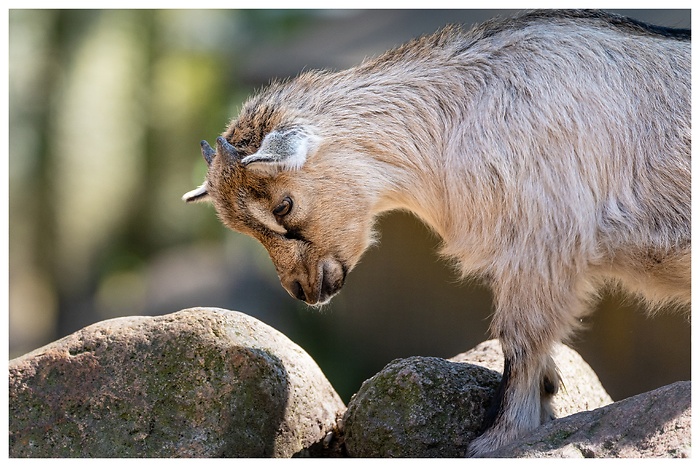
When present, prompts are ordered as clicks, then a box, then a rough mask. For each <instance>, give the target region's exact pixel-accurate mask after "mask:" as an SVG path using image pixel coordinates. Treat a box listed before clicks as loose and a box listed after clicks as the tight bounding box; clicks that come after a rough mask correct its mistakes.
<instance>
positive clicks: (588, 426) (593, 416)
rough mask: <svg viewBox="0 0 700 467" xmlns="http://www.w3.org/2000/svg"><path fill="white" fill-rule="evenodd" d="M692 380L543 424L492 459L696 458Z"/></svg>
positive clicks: (497, 452)
mask: <svg viewBox="0 0 700 467" xmlns="http://www.w3.org/2000/svg"><path fill="white" fill-rule="evenodd" d="M690 392H691V391H690V381H682V382H678V383H674V384H670V385H668V386H664V387H662V388H660V389H656V390H654V391H650V392H647V393H644V394H639V395H637V396H633V397H630V398H628V399H625V400H622V401H620V402H616V403H614V404H611V405H608V406H605V407H603V408H600V409H596V410H593V411H589V412H581V413H577V414H574V415H570V416H568V417H565V418H560V419H557V420H554V421H552V422H550V423H547V424H545V425H542V426H541V427H539V428H538V429H536V430H534V431H532V432H531V433H529V434H528V435H526V436H524V437H523V438H522V439H519V440H518V441H516V442H514V443H512V444H509V445H508V446H504V447H502V448H500V449H499V450H497V451H495V452H494V453H492V454H491V455H490V456H489V457H626V458H629V457H690V442H691V436H690V426H691V423H690V418H691V417H690V412H691V409H690V399H691V397H690Z"/></svg>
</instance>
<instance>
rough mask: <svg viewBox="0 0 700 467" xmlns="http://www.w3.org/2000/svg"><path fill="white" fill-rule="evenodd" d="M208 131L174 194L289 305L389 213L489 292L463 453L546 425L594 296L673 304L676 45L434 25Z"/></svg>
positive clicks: (599, 20)
mask: <svg viewBox="0 0 700 467" xmlns="http://www.w3.org/2000/svg"><path fill="white" fill-rule="evenodd" d="M686 36H687V37H686ZM223 136H224V138H225V140H226V142H225V143H224V142H221V143H220V144H219V147H218V148H217V150H216V154H215V156H214V155H213V150H212V149H206V147H205V149H204V152H205V158H207V159H208V160H209V159H212V160H211V163H210V166H209V172H208V175H207V180H206V182H205V184H204V185H203V186H202V187H200V188H198V189H197V190H193V191H192V192H190V193H188V194H187V195H185V198H186V199H187V200H200V199H209V200H211V201H212V202H213V203H214V205H215V207H216V211H217V213H218V215H219V217H220V218H221V220H222V222H223V223H224V224H226V225H227V226H228V227H230V228H231V229H234V230H237V231H240V232H243V233H246V234H248V235H251V236H253V237H255V238H256V239H258V240H259V241H260V242H261V243H262V244H263V245H264V246H265V247H266V248H267V250H268V252H269V253H270V257H271V258H272V260H273V262H274V264H275V267H276V268H277V272H278V274H279V277H280V280H281V282H282V285H283V286H284V287H285V288H286V289H287V290H288V291H289V292H290V294H292V295H293V296H296V297H298V298H301V299H304V300H305V301H307V302H308V303H310V304H320V303H325V302H327V301H328V300H330V298H331V297H332V296H333V295H334V294H335V293H337V292H338V291H339V290H340V288H341V287H342V285H343V283H344V280H345V276H346V274H347V272H348V271H350V270H351V269H352V268H353V267H354V266H355V265H356V264H357V262H358V260H359V259H360V257H361V255H362V253H363V252H364V251H365V250H366V249H367V247H368V246H369V245H370V244H371V243H372V242H373V238H374V237H373V233H372V227H373V224H374V219H375V218H376V216H377V214H379V213H381V212H383V211H387V210H391V209H404V210H408V211H411V212H413V213H414V214H416V215H417V216H418V217H420V218H421V219H422V220H423V221H424V222H425V223H426V224H427V225H429V226H430V227H431V228H432V229H434V230H435V232H437V234H439V235H440V237H441V238H442V240H443V248H442V253H443V254H444V255H446V256H447V257H450V258H453V259H455V260H456V261H457V262H458V263H459V265H460V267H461V269H462V272H463V273H464V275H465V276H466V275H479V276H482V277H484V278H485V279H486V280H487V281H488V283H489V284H490V285H491V287H492V289H493V292H494V297H495V312H494V315H493V321H492V324H491V330H492V333H493V335H494V336H496V337H498V338H499V339H500V341H501V343H502V346H503V351H504V355H505V358H506V362H507V368H508V370H507V371H505V372H504V381H503V386H502V394H501V398H500V401H499V402H500V405H498V406H496V407H497V410H496V411H495V412H494V420H493V424H492V425H491V426H490V427H489V428H488V429H487V430H486V432H485V433H484V434H483V435H482V436H480V437H479V438H478V439H477V440H476V441H475V442H474V443H473V444H472V446H471V454H473V455H484V454H486V453H488V452H489V451H491V450H493V449H496V448H498V447H500V446H501V445H503V444H505V443H507V442H509V441H511V440H513V439H514V438H515V437H517V436H518V435H520V434H521V433H523V432H524V431H527V430H530V429H532V428H534V427H536V426H537V425H539V424H540V423H541V422H542V421H544V420H547V419H548V418H549V410H548V405H547V399H548V397H550V396H551V394H552V393H553V392H555V391H556V388H557V387H558V377H557V376H556V368H554V365H553V363H552V360H551V358H550V357H549V354H550V350H551V347H552V345H553V344H554V343H556V342H561V341H563V340H565V339H567V338H568V337H569V336H570V335H571V334H572V333H573V332H574V331H575V330H576V327H577V324H578V323H579V321H580V318H581V317H582V316H583V315H584V314H585V313H586V312H587V311H588V309H589V306H588V304H589V302H590V300H591V299H592V298H593V297H595V294H596V291H597V290H599V289H600V287H601V286H603V285H604V284H617V285H621V286H622V287H624V288H626V289H628V290H630V291H631V292H632V293H635V294H638V295H639V296H640V297H643V298H644V299H645V300H647V301H648V302H649V303H650V305H651V306H652V307H655V306H658V305H659V304H661V303H670V302H672V303H680V304H684V303H689V301H690V40H689V33H687V34H684V33H679V32H678V31H670V30H659V29H652V28H649V27H647V26H645V25H641V24H639V23H635V22H631V21H628V20H626V19H624V18H621V17H617V16H612V15H607V14H603V13H595V12H534V13H530V14H527V15H524V16H521V17H517V18H514V19H506V20H496V21H492V22H489V23H487V24H485V25H482V26H480V27H477V28H475V29H474V30H472V31H470V32H467V33H465V32H462V31H461V30H460V29H459V28H455V27H448V28H446V29H444V30H442V31H440V32H438V33H436V34H434V35H432V36H427V37H423V38H420V39H417V40H415V41H412V42H410V43H408V44H406V45H404V46H402V47H400V48H398V49H396V50H393V51H390V52H387V53H386V54H384V55H382V56H380V57H378V58H376V59H373V60H369V61H366V62H365V63H362V64H361V65H359V66H357V67H355V68H352V69H349V70H345V71H340V72H336V73H328V72H308V73H304V74H302V75H300V76H299V77H297V78H295V79H293V80H290V81H286V82H281V83H274V84H272V85H271V86H270V87H268V88H267V89H265V90H264V91H263V92H261V93H260V94H258V95H256V96H254V97H252V98H251V99H250V100H249V101H248V102H247V103H246V105H245V106H244V108H243V110H242V111H241V113H240V115H239V116H238V118H237V119H236V120H234V121H233V122H232V123H231V125H230V126H229V128H228V129H227V130H226V132H225V133H224V135H223ZM229 143H230V145H231V147H229V146H227V145H228V144H229ZM234 148H235V149H234ZM261 148H268V149H269V148H275V150H274V151H270V150H267V149H266V150H263V149H261ZM223 153H226V154H230V155H229V156H226V157H224V155H223ZM287 198H288V199H290V200H292V201H293V207H292V209H291V210H290V211H289V213H288V214H286V215H284V216H280V217H275V215H273V214H271V213H273V212H274V211H275V209H276V208H278V207H279V206H284V204H283V202H284V200H285V199H287ZM378 292H379V291H378Z"/></svg>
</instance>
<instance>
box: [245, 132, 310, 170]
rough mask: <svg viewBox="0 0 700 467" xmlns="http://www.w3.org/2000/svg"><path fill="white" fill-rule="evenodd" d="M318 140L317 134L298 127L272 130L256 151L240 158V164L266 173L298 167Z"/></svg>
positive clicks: (302, 163)
mask: <svg viewBox="0 0 700 467" xmlns="http://www.w3.org/2000/svg"><path fill="white" fill-rule="evenodd" d="M318 142H319V138H318V137H317V136H314V135H312V134H310V133H309V132H306V131H303V130H301V129H299V128H292V129H286V130H274V131H271V132H270V133H268V134H267V135H266V136H265V138H263V141H262V144H261V145H260V149H259V150H258V152H256V153H255V154H251V155H250V156H246V157H244V158H243V159H241V164H243V166H244V167H248V168H250V169H251V170H257V171H262V172H266V173H276V172H278V171H280V170H296V169H300V168H301V167H302V166H303V165H304V163H305V162H306V158H307V156H308V155H309V154H310V153H311V152H313V151H314V150H315V149H316V147H317V145H318Z"/></svg>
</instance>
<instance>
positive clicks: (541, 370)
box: [469, 345, 559, 456]
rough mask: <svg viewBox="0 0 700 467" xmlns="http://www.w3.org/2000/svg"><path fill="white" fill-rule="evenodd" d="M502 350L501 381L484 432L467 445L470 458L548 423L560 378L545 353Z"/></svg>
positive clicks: (485, 452) (505, 346)
mask: <svg viewBox="0 0 700 467" xmlns="http://www.w3.org/2000/svg"><path fill="white" fill-rule="evenodd" d="M508 347H509V346H508V345H503V348H504V357H505V360H504V367H503V378H502V380H501V385H500V387H499V390H498V392H497V394H496V396H495V398H494V400H493V402H492V406H491V408H490V410H489V413H488V414H487V417H486V420H484V427H485V428H486V430H485V431H484V433H483V434H482V435H481V436H479V437H478V438H477V439H475V440H474V441H473V442H472V443H471V445H470V446H469V455H471V456H484V455H488V453H489V452H491V451H494V450H496V449H498V448H499V447H501V446H503V445H505V444H508V443H509V442H511V441H513V440H515V439H516V438H518V437H519V436H521V435H522V434H524V433H526V432H528V431H530V430H532V429H534V428H536V427H538V426H539V425H540V424H542V423H544V422H546V421H549V420H551V419H552V418H554V417H553V413H552V408H551V403H550V402H551V398H552V396H553V395H554V394H555V393H556V392H557V390H558V388H559V376H558V373H557V370H556V366H555V364H554V361H553V360H552V359H551V357H550V356H549V353H548V352H537V353H534V354H529V355H525V354H523V353H521V352H518V351H515V352H513V351H512V350H510V349H509V350H506V349H508Z"/></svg>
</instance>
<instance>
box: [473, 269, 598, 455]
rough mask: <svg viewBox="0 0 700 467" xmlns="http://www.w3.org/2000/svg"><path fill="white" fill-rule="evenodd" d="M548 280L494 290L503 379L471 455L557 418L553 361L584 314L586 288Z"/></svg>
mask: <svg viewBox="0 0 700 467" xmlns="http://www.w3.org/2000/svg"><path fill="white" fill-rule="evenodd" d="M559 277H564V278H565V277H567V276H566V275H565V274H564V273H561V274H560V275H559ZM568 277H572V276H568ZM546 279H548V278H542V279H541V280H539V281H538V280H537V276H536V275H530V276H529V277H528V280H519V281H506V280H501V281H499V282H497V286H496V287H494V292H495V293H494V297H495V299H496V311H495V313H494V316H493V321H492V323H491V332H492V334H493V335H494V336H495V337H498V339H499V340H500V342H501V347H502V349H503V356H504V371H503V379H502V382H501V386H500V389H499V391H498V393H497V395H496V398H495V401H494V404H493V407H492V410H491V411H490V412H489V415H490V416H489V417H488V420H487V428H486V430H485V431H484V433H483V434H482V435H481V436H479V437H478V438H476V439H475V440H474V441H473V442H472V443H471V445H470V449H469V451H470V452H469V455H472V456H485V455H487V454H488V453H489V452H491V451H493V450H495V449H498V448H499V447H501V446H503V445H505V444H507V443H509V442H511V441H513V440H515V439H516V438H518V437H520V436H521V435H523V434H524V433H526V432H528V431H530V430H532V429H533V428H536V427H538V426H539V425H540V424H542V423H543V422H545V421H548V420H551V419H552V418H553V414H552V408H551V398H552V396H553V395H554V394H555V393H556V392H557V390H558V388H559V375H558V373H557V369H556V365H555V364H554V361H553V360H552V357H551V356H550V355H551V352H552V349H553V346H554V344H556V343H559V342H562V341H563V340H565V339H566V338H568V337H569V336H570V335H571V333H572V332H573V331H574V330H575V329H576V327H577V323H579V317H580V316H582V315H583V314H584V313H585V309H586V308H585V306H584V304H585V290H586V289H585V284H586V283H585V282H584V281H577V280H575V279H571V280H560V281H550V280H546Z"/></svg>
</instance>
